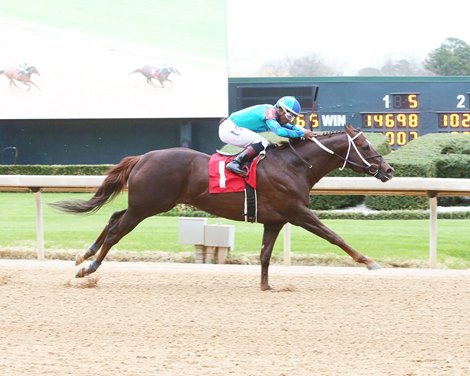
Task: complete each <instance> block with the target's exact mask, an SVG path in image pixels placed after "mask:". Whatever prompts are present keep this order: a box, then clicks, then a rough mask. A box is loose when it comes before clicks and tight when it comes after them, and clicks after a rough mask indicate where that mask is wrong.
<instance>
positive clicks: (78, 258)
mask: <svg viewBox="0 0 470 376" xmlns="http://www.w3.org/2000/svg"><path fill="white" fill-rule="evenodd" d="M83 261H85V258H84V257H83V256H82V255H81V254H80V253H77V254H76V255H75V266H78V265H80V264H81V263H82V262H83Z"/></svg>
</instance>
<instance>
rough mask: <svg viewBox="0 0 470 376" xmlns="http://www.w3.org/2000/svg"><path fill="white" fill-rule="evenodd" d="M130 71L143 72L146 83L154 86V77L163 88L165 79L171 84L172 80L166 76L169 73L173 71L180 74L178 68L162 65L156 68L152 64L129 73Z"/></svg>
mask: <svg viewBox="0 0 470 376" xmlns="http://www.w3.org/2000/svg"><path fill="white" fill-rule="evenodd" d="M132 73H141V74H143V75H144V76H145V78H146V79H147V83H148V84H150V85H153V86H155V84H154V83H153V79H154V78H155V79H157V80H158V82H160V86H161V87H163V88H164V87H165V85H164V84H163V83H164V82H165V81H168V82H170V83H172V84H173V81H171V80H170V79H169V78H168V77H169V76H170V74H172V73H174V74H177V75H180V72H179V70H178V69H176V68H175V67H169V66H163V67H161V68H157V67H154V66H152V65H144V66H143V67H142V68H139V69H136V70H134V71H132V72H131V74H132Z"/></svg>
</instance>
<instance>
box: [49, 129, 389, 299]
mask: <svg viewBox="0 0 470 376" xmlns="http://www.w3.org/2000/svg"><path fill="white" fill-rule="evenodd" d="M313 141H314V142H313ZM288 146H290V147H287V145H284V146H283V147H269V148H268V149H267V150H266V156H265V158H264V160H263V161H262V162H261V163H259V164H258V167H257V202H258V216H257V220H258V222H260V223H262V224H263V225H264V233H263V240H262V246H261V254H260V260H261V290H268V289H270V286H269V281H268V269H269V262H270V259H271V253H272V250H273V246H274V242H275V241H276V238H277V236H278V234H279V232H280V231H281V229H282V227H283V226H284V225H285V224H286V223H287V222H290V223H292V224H293V225H297V226H300V227H303V228H304V229H306V230H308V231H310V232H311V233H313V234H315V235H317V236H320V237H321V238H323V239H326V240H328V241H329V242H330V243H332V244H335V245H337V246H339V247H340V248H341V249H343V250H344V251H345V252H346V253H348V254H349V255H350V256H351V257H352V258H353V259H354V260H355V261H356V262H359V263H363V264H365V265H366V266H367V268H368V269H378V268H380V266H379V265H378V264H377V263H376V262H375V261H373V260H372V259H370V258H368V257H366V256H364V255H362V254H360V253H359V252H357V251H356V250H354V249H353V248H351V247H350V246H349V245H348V244H346V242H345V241H344V240H343V239H342V238H341V237H340V236H338V235H337V234H336V233H334V232H333V231H332V230H330V229H329V228H328V227H326V226H325V225H324V224H323V223H322V222H321V221H320V220H319V219H318V218H317V217H316V216H315V214H314V213H313V212H312V211H311V210H310V209H309V207H308V205H309V194H310V190H311V188H312V187H313V186H314V185H315V184H316V183H317V182H318V181H319V180H320V179H321V178H322V177H323V176H325V175H326V174H327V173H328V172H330V171H332V170H333V169H335V168H338V167H340V168H344V167H348V168H350V169H352V170H353V171H356V172H359V173H367V174H368V175H371V176H375V177H376V178H377V179H380V180H381V181H383V182H386V181H388V180H389V179H391V178H392V177H393V174H394V170H393V168H392V167H391V166H390V165H389V164H388V163H387V162H386V161H384V159H383V157H382V156H381V155H380V154H379V153H377V151H376V150H374V148H373V147H372V146H371V144H370V143H369V141H368V140H367V139H366V137H365V136H364V134H363V133H362V132H361V131H359V130H357V129H353V128H352V127H351V125H348V126H346V127H345V132H331V133H329V134H324V135H320V136H318V137H317V138H316V139H314V140H298V141H297V142H293V141H292V140H291V142H289V143H288ZM209 158H210V156H209V155H207V154H203V153H201V152H198V151H195V150H191V149H188V148H172V149H164V150H156V151H151V152H149V153H147V154H144V155H141V156H135V157H126V158H124V159H123V160H122V161H121V162H120V163H119V164H118V165H116V166H114V167H112V168H111V170H110V171H109V172H108V174H107V177H106V178H105V180H104V182H103V183H102V185H101V186H100V187H99V188H98V190H97V191H96V193H95V194H94V196H93V197H92V198H91V199H89V200H88V201H84V200H65V201H58V202H55V203H51V205H52V206H54V207H56V208H58V209H60V210H62V211H65V212H69V213H92V212H95V211H97V210H99V209H100V208H101V207H102V206H103V205H104V204H105V203H106V202H108V201H110V200H112V199H113V198H114V197H115V196H116V195H118V194H119V193H120V192H121V191H122V190H123V189H124V188H125V187H126V184H127V187H128V207H127V209H125V210H122V211H118V212H115V213H114V214H113V215H112V216H111V218H110V219H109V223H108V224H107V225H106V227H105V228H104V229H103V231H102V232H101V234H100V235H99V236H98V238H97V239H96V241H95V242H94V243H93V244H92V245H91V246H90V247H89V249H88V250H86V251H85V252H84V253H83V254H82V255H77V257H76V265H79V264H81V263H82V262H83V261H84V260H86V259H87V258H89V257H91V256H93V255H94V254H95V253H96V252H97V251H98V250H100V249H101V251H100V252H99V253H98V255H97V257H96V259H95V260H94V261H93V262H91V263H90V264H89V265H88V267H86V268H85V267H84V268H81V269H80V270H79V271H78V272H77V275H76V277H84V276H86V275H88V274H91V273H93V272H95V271H96V269H98V267H99V266H100V264H101V262H102V261H103V259H104V258H105V256H106V254H107V253H108V251H109V250H110V248H111V247H112V246H113V245H115V244H116V243H118V242H119V240H120V239H121V238H122V237H123V236H125V235H126V234H128V233H129V232H131V231H132V230H133V229H134V228H135V227H136V226H137V225H138V224H139V223H140V222H141V221H142V220H144V219H145V218H147V217H150V216H153V215H155V214H157V213H164V212H166V211H168V210H170V209H172V208H173V207H174V206H175V205H176V204H178V203H182V204H190V205H194V206H195V207H198V208H200V209H202V210H204V211H206V212H209V213H211V214H214V215H216V216H219V217H224V218H228V219H233V220H238V221H243V219H244V193H243V192H240V193H223V194H210V193H209V184H208V179H209V173H208V163H209Z"/></svg>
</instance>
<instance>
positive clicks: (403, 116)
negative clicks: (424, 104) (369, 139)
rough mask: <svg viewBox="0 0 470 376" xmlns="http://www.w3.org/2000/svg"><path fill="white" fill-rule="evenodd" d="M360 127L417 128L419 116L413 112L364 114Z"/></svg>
mask: <svg viewBox="0 0 470 376" xmlns="http://www.w3.org/2000/svg"><path fill="white" fill-rule="evenodd" d="M362 126H363V128H366V129H368V128H373V129H377V128H378V129H391V128H393V129H398V128H418V127H419V114H418V113H415V112H410V113H405V112H390V113H364V114H362Z"/></svg>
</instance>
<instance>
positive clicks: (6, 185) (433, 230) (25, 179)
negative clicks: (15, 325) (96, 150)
mask: <svg viewBox="0 0 470 376" xmlns="http://www.w3.org/2000/svg"><path fill="white" fill-rule="evenodd" d="M103 179H104V176H63V175H61V176H49V175H0V190H1V189H3V190H20V191H21V190H23V191H32V192H34V194H35V199H36V232H37V248H38V249H37V252H38V258H39V259H43V258H44V230H43V229H44V226H43V213H42V203H41V191H46V190H54V191H69V190H70V191H89V190H93V189H95V188H96V187H98V186H100V185H101V183H102V182H103ZM311 194H329V195H354V194H358V195H392V196H399V195H408V196H427V197H429V208H430V211H429V222H430V224H429V266H430V267H435V266H436V260H437V197H439V196H470V179H443V178H408V177H402V178H400V177H397V178H394V179H392V180H391V181H389V182H387V183H382V182H380V181H378V180H377V179H375V178H368V177H325V178H323V179H322V180H321V181H320V182H318V183H317V184H316V185H315V186H314V187H313V188H312V191H311ZM284 231H285V237H284V238H285V239H284V263H286V264H289V263H290V227H289V225H287V226H286V227H285V230H284Z"/></svg>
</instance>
